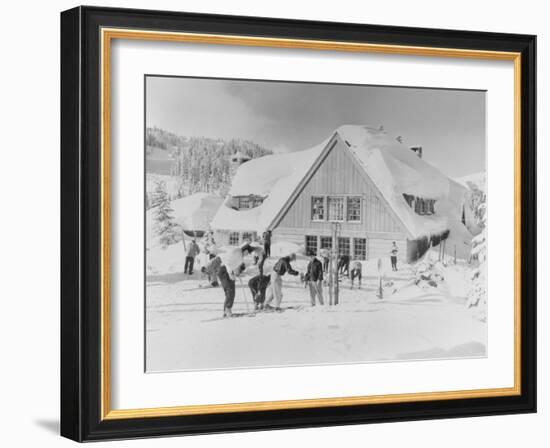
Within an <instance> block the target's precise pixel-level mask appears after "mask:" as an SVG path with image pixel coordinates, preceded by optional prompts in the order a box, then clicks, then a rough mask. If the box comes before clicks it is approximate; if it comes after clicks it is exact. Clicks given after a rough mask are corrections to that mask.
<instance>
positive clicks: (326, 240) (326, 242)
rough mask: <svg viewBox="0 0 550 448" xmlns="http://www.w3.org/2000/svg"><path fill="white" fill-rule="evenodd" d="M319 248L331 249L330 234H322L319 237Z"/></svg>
mask: <svg viewBox="0 0 550 448" xmlns="http://www.w3.org/2000/svg"><path fill="white" fill-rule="evenodd" d="M321 249H332V237H331V236H322V237H321Z"/></svg>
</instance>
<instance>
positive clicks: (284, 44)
mask: <svg viewBox="0 0 550 448" xmlns="http://www.w3.org/2000/svg"><path fill="white" fill-rule="evenodd" d="M113 39H128V40H147V41H164V42H185V43H199V44H214V45H240V46H253V47H275V48H297V49H310V50H325V51H346V52H356V53H383V54H399V55H412V56H434V57H453V58H466V59H491V60H501V61H513V63H514V175H515V179H514V386H513V387H507V388H494V389H474V390H459V391H446V392H420V393H405V394H391V395H369V396H356V397H337V398H314V399H303V400H280V401H261V402H246V403H228V404H208V405H188V406H173V407H159V408H142V409H111V406H110V403H111V384H110V379H111V368H110V356H111V345H110V334H111V333H110V330H111V327H110V191H111V189H110V185H111V182H110V175H111V171H110V155H111V140H110V131H111V128H110V126H111V115H110V106H111V104H110V99H111V91H110V88H111V85H110V62H111V58H110V55H111V42H112V40H113ZM101 91H102V96H101V185H102V189H101V210H102V215H101V263H102V266H101V284H102V287H101V294H102V295H101V341H100V343H101V397H100V398H101V406H100V408H101V419H102V420H114V419H128V418H143V417H166V416H183V415H199V414H214V413H226V412H243V411H263V410H283V409H306V408H316V407H329V406H350V405H365V404H381V403H405V402H413V401H430V400H451V399H465V398H482V397H502V396H512V395H520V394H521V367H520V361H521V340H520V337H521V327H520V325H521V319H520V317H521V316H520V313H521V263H520V260H521V246H520V242H521V239H520V237H521V54H520V53H514V52H500V51H484V50H464V49H457V48H435V47H415V46H403V45H383V44H368V43H354V42H334V41H323V40H303V39H278V38H263V37H249V36H230V35H216V34H194V33H177V32H158V31H143V30H136V29H118V28H102V30H101Z"/></svg>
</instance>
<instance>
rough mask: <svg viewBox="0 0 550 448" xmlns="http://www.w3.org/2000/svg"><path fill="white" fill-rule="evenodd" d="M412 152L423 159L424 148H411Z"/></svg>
mask: <svg viewBox="0 0 550 448" xmlns="http://www.w3.org/2000/svg"><path fill="white" fill-rule="evenodd" d="M411 151H412V152H414V153H416V155H417V156H418V157H420V158H422V146H411Z"/></svg>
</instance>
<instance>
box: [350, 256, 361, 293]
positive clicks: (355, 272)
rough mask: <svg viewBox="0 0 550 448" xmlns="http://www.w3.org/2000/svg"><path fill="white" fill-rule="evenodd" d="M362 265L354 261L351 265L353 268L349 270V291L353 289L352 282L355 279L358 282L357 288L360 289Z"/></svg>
mask: <svg viewBox="0 0 550 448" xmlns="http://www.w3.org/2000/svg"><path fill="white" fill-rule="evenodd" d="M362 272H363V265H362V264H361V262H360V261H356V262H355V263H353V267H352V269H351V289H353V283H354V280H355V279H357V280H358V281H359V288H361V278H362V277H363V273H362Z"/></svg>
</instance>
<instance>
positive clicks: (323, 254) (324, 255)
mask: <svg viewBox="0 0 550 448" xmlns="http://www.w3.org/2000/svg"><path fill="white" fill-rule="evenodd" d="M319 255H321V258H322V259H323V272H324V273H325V274H326V273H327V272H328V263H329V261H330V249H328V248H326V247H323V248H322V249H321V251H320V253H319Z"/></svg>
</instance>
